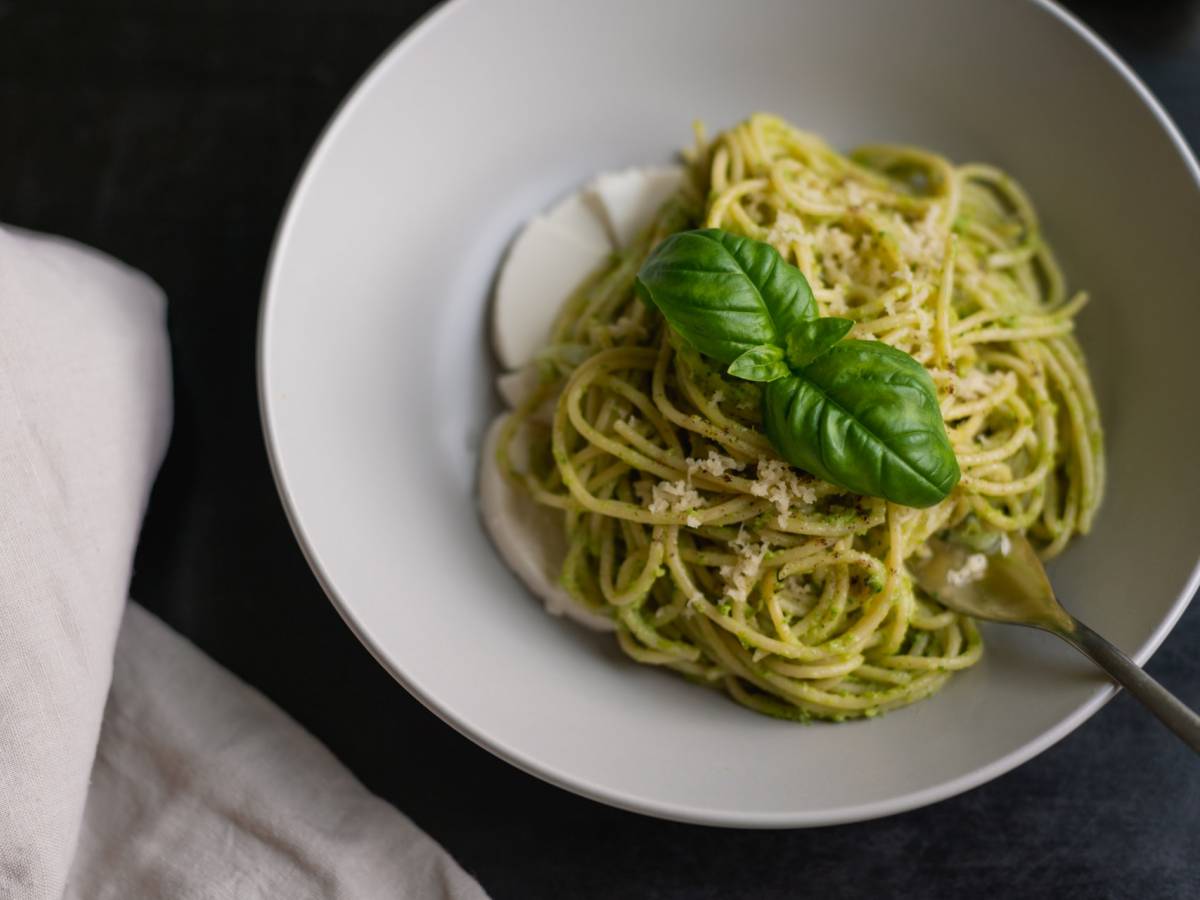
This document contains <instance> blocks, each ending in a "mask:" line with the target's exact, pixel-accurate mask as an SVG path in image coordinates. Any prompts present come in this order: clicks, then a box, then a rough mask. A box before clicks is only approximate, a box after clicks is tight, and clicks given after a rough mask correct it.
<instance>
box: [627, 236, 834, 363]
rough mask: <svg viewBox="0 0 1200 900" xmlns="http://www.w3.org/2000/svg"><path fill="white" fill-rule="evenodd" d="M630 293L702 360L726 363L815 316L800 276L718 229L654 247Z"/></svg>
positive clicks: (772, 254) (775, 256)
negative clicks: (635, 293) (652, 309)
mask: <svg viewBox="0 0 1200 900" xmlns="http://www.w3.org/2000/svg"><path fill="white" fill-rule="evenodd" d="M635 284H636V287H637V290H638V293H639V294H641V295H642V297H643V298H645V299H646V300H648V301H649V302H650V303H651V304H653V305H654V306H656V307H658V309H659V310H660V311H661V312H662V314H663V315H664V316H665V317H666V319H667V321H668V322H669V323H670V325H671V327H672V328H674V329H675V330H676V331H677V332H679V334H680V335H682V336H683V338H684V339H685V340H686V341H687V342H688V343H689V344H691V345H692V346H693V347H695V348H696V349H697V350H699V351H700V352H701V353H703V354H705V355H706V356H711V357H712V358H713V359H715V360H717V361H718V362H721V363H724V364H726V365H728V364H729V363H732V362H733V361H734V360H735V359H737V358H738V357H739V356H741V355H742V354H743V353H745V352H746V351H747V350H750V349H753V348H755V347H760V346H762V345H764V344H767V345H772V344H773V345H776V346H779V347H782V346H783V345H784V340H785V339H786V337H787V335H788V333H789V332H791V331H792V330H793V329H794V328H795V327H796V325H798V324H799V323H800V322H802V321H804V320H805V319H811V318H814V317H815V316H816V315H817V308H816V304H815V303H814V302H813V296H812V291H811V290H810V289H809V286H808V281H807V280H805V278H804V275H803V273H802V272H801V271H800V270H799V269H797V268H796V267H795V266H793V265H790V264H789V263H787V262H786V261H784V259H783V258H782V257H781V256H780V255H779V253H778V251H776V250H775V248H774V247H772V246H771V245H770V244H766V243H763V242H762V241H756V240H753V239H751V238H744V237H739V236H738V235H735V234H730V233H729V232H727V231H722V230H721V229H719V228H706V229H701V230H698V231H681V232H679V233H678V234H673V235H671V236H670V237H668V238H667V239H666V240H664V241H663V242H662V243H660V244H659V245H658V246H657V247H655V248H654V251H653V252H652V253H651V254H650V256H649V257H647V259H646V262H645V263H644V264H643V265H642V268H641V271H639V272H638V277H637V281H636V282H635Z"/></svg>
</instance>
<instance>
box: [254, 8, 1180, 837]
mask: <svg viewBox="0 0 1200 900" xmlns="http://www.w3.org/2000/svg"><path fill="white" fill-rule="evenodd" d="M757 110H769V111H773V112H777V113H779V114H781V115H783V116H785V117H786V118H788V119H790V120H791V121H793V122H795V123H797V124H799V125H800V126H801V127H804V128H807V129H809V130H813V131H816V132H819V133H821V134H823V135H825V136H826V137H827V138H828V139H829V140H830V141H831V142H832V143H834V144H835V145H838V146H842V147H849V146H853V145H854V144H856V143H859V142H866V141H902V142H912V143H916V144H920V145H923V146H926V147H929V148H933V149H936V150H939V151H941V152H942V153H944V154H946V155H948V156H949V157H951V158H953V159H956V160H959V161H966V160H971V159H979V160H984V161H989V162H993V163H996V164H998V165H1000V166H1002V167H1004V168H1005V169H1007V170H1008V171H1009V172H1011V173H1013V174H1014V175H1015V176H1016V177H1017V178H1018V179H1019V180H1021V181H1022V182H1023V183H1024V184H1025V186H1026V187H1027V188H1028V189H1029V191H1030V192H1031V193H1032V195H1033V197H1034V199H1035V202H1036V203H1037V204H1038V207H1039V209H1040V211H1041V214H1042V217H1043V223H1044V230H1045V232H1046V234H1047V235H1048V236H1049V238H1050V240H1051V241H1052V242H1053V243H1054V245H1055V247H1056V248H1057V250H1058V251H1059V254H1060V257H1061V259H1062V262H1063V264H1064V266H1065V268H1066V271H1067V274H1068V278H1069V281H1070V283H1071V285H1073V286H1086V287H1087V288H1089V289H1090V290H1091V292H1092V294H1093V303H1092V305H1091V306H1090V307H1089V308H1088V309H1087V311H1086V312H1085V313H1084V315H1083V319H1082V325H1081V327H1082V338H1083V341H1084V346H1085V349H1086V351H1087V354H1088V356H1089V360H1090V363H1091V367H1092V370H1093V372H1094V374H1095V378H1096V382H1097V388H1098V391H1099V394H1100V397H1101V401H1102V406H1103V413H1104V418H1105V424H1106V427H1107V433H1108V449H1109V458H1110V489H1109V494H1108V498H1107V501H1106V503H1105V506H1104V509H1103V511H1102V514H1101V516H1100V518H1099V522H1098V525H1097V527H1096V529H1095V532H1094V533H1093V534H1092V535H1091V536H1090V537H1089V538H1087V539H1086V540H1084V541H1081V542H1079V543H1078V544H1077V545H1075V546H1074V547H1073V548H1072V549H1071V550H1070V551H1069V552H1068V553H1067V555H1066V556H1065V557H1064V558H1063V559H1062V560H1061V561H1060V562H1059V563H1057V564H1056V565H1055V567H1054V570H1053V576H1054V579H1055V581H1056V584H1057V585H1058V586H1059V588H1060V593H1061V595H1062V597H1063V598H1064V599H1065V600H1066V602H1067V603H1068V605H1069V606H1070V607H1071V608H1072V609H1073V610H1074V611H1076V612H1077V613H1078V614H1079V615H1080V616H1081V617H1082V618H1084V619H1085V620H1086V621H1088V622H1089V623H1090V624H1092V625H1093V627H1095V628H1096V629H1097V630H1099V631H1101V632H1102V633H1104V634H1107V635H1108V636H1110V637H1111V638H1112V639H1113V640H1115V641H1116V642H1117V643H1118V644H1120V645H1121V646H1122V647H1124V648H1125V649H1126V650H1128V651H1130V652H1134V653H1137V654H1138V655H1139V657H1141V658H1145V657H1146V656H1147V655H1148V654H1149V653H1150V652H1151V651H1152V649H1153V647H1154V646H1157V643H1158V642H1159V641H1160V640H1161V639H1162V637H1163V636H1164V635H1165V633H1166V631H1167V630H1168V629H1169V628H1170V626H1171V624H1173V622H1174V621H1175V619H1176V618H1177V617H1178V615H1179V613H1180V612H1181V611H1182V608H1183V605H1184V602H1185V600H1186V595H1187V594H1188V593H1189V592H1190V588H1191V587H1192V586H1193V582H1194V578H1195V573H1196V561H1197V548H1200V516H1198V515H1196V512H1195V501H1196V499H1197V498H1198V497H1200V466H1197V464H1196V460H1197V449H1198V446H1200V440H1198V437H1200V416H1198V414H1197V403H1196V401H1195V398H1194V396H1193V395H1192V391H1193V390H1194V389H1195V387H1196V377H1195V355H1194V351H1193V350H1192V346H1193V343H1194V337H1193V335H1195V334H1196V333H1197V332H1200V313H1198V312H1197V310H1198V308H1200V305H1198V304H1197V302H1196V291H1197V285H1200V253H1197V252H1196V239H1197V236H1198V235H1200V192H1198V190H1197V180H1196V172H1195V169H1194V164H1192V163H1191V162H1190V161H1189V159H1188V157H1187V154H1186V151H1184V150H1183V149H1182V145H1181V143H1180V142H1179V140H1178V138H1177V136H1175V135H1174V133H1173V131H1172V130H1171V129H1170V127H1169V126H1168V125H1167V124H1166V123H1165V120H1163V119H1162V118H1161V116H1160V114H1159V113H1158V112H1157V111H1156V108H1155V107H1154V106H1153V105H1152V101H1149V99H1148V98H1147V97H1146V96H1145V95H1144V94H1142V93H1141V92H1140V89H1139V88H1137V87H1136V86H1135V85H1134V84H1133V83H1132V82H1131V81H1130V80H1129V78H1128V77H1127V75H1126V74H1124V73H1123V72H1122V71H1121V69H1120V68H1119V64H1116V63H1115V62H1114V61H1113V60H1112V59H1111V58H1109V57H1108V56H1106V53H1105V52H1104V51H1103V50H1101V49H1099V48H1098V47H1097V46H1096V45H1094V44H1093V43H1091V42H1090V39H1089V38H1087V37H1085V36H1083V35H1082V34H1081V33H1080V32H1079V31H1078V30H1076V28H1075V27H1074V26H1073V25H1072V24H1070V23H1069V22H1068V21H1067V20H1066V19H1064V18H1063V17H1062V16H1061V15H1060V14H1058V13H1057V12H1055V11H1052V10H1050V9H1049V8H1047V7H1045V6H1043V5H1041V4H1038V3H1032V2H1030V3H1018V2H1009V3H999V2H962V0H908V2H895V0H859V2H856V3H842V2H837V0H806V2H798V0H763V2H757V3H754V4H734V3H728V2H720V0H711V2H698V0H665V2H656V3H653V4H649V3H641V2H637V0H615V2H607V3H592V2H585V0H578V2H565V0H487V2H482V0H474V2H472V0H456V2H453V3H451V4H450V5H449V6H448V7H445V8H443V9H441V10H440V11H438V12H437V13H436V14H435V15H434V16H433V17H431V18H430V19H429V20H427V21H426V22H424V23H423V24H422V25H421V26H420V27H419V28H418V29H416V30H415V31H414V32H413V33H412V34H411V35H409V36H408V37H407V38H406V39H405V40H404V41H402V42H401V43H400V44H398V45H397V46H396V47H394V48H393V49H392V51H391V52H390V53H389V54H388V55H387V56H386V57H385V58H384V60H383V61H382V62H381V63H380V64H379V65H378V66H377V67H376V68H375V69H374V71H373V72H372V73H371V75H370V76H369V77H368V78H367V79H366V80H365V82H364V83H363V84H362V85H361V86H360V88H359V89H358V90H357V92H356V93H355V94H354V96H353V97H352V99H351V100H350V101H349V102H348V103H347V105H346V106H345V107H344V108H343V109H342V111H341V112H340V114H339V115H338V117H337V119H336V120H335V123H334V124H333V126H332V127H331V128H330V130H329V131H328V132H327V134H326V135H325V137H324V138H323V140H322V142H321V144H320V146H319V148H318V150H317V151H316V153H315V154H314V156H313V158H312V160H311V161H310V163H309V165H308V168H307V170H306V172H305V174H304V176H303V178H302V179H301V182H300V184H299V186H298V188H297V191H296V193H295V196H294V197H293V200H292V203H291V206H290V208H289V210H288V213H287V216H286V219H285V223H284V225H283V227H282V229H281V231H280V235H279V238H278V242H277V246H276V250H275V254H274V257H273V261H272V266H271V270H270V279H269V284H268V288H267V291H266V297H265V308H264V313H263V322H262V334H261V360H260V362H261V392H262V402H263V409H264V418H265V422H266V429H267V434H268V442H269V444H270V446H271V449H272V454H273V461H274V465H275V469H276V474H277V478H278V481H279V484H280V487H281V490H282V492H283V495H284V498H285V501H286V503H287V505H288V507H289V512H290V515H291V516H292V520H293V523H294V525H295V527H296V530H297V534H298V535H299V536H300V539H301V541H302V543H303V544H304V546H305V548H306V552H307V553H308V556H309V559H310V561H311V562H312V564H313V567H314V569H315V570H316V571H317V573H318V575H319V577H320V578H321V580H322V581H323V583H324V584H325V586H326V588H327V590H328V591H329V593H330V595H331V597H333V598H334V601H335V602H336V603H337V604H338V606H339V608H340V609H341V611H342V612H343V614H344V615H345V617H346V618H347V620H348V621H349V622H350V623H351V625H352V627H354V629H355V630H356V631H357V633H358V634H359V635H360V637H361V638H362V639H363V641H364V642H365V643H366V644H367V645H368V646H369V647H370V648H371V650H372V652H374V653H375V655H376V656H377V657H378V658H379V660H380V661H381V662H382V663H383V664H384V665H386V666H387V667H388V668H389V669H390V670H391V671H392V672H393V673H394V674H395V675H396V676H397V677H398V678H399V679H401V680H402V681H403V682H404V684H405V685H406V686H407V687H408V688H409V689H410V690H411V691H413V692H414V693H415V694H416V695H417V696H418V697H420V698H421V699H422V700H423V701H424V702H425V703H427V704H429V705H430V706H431V707H433V708H434V709H435V710H436V711H437V712H438V713H439V714H440V715H442V716H443V717H444V718H446V719H447V720H448V721H450V722H451V723H452V724H454V725H455V726H456V727H458V728H460V729H461V730H462V731H464V732H465V733H467V734H468V735H470V736H471V737H472V738H474V739H475V740H478V741H479V742H481V743H483V744H484V745H485V746H487V747H489V748H490V749H492V750H494V751H496V752H498V753H499V754H501V755H502V756H504V757H505V758H507V759H509V760H510V761H512V762H514V763H516V764H517V765H520V766H522V767H524V768H526V769H528V770H530V771H533V772H535V773H537V774H539V775H541V776H543V777H546V778H548V779H550V780H552V781H555V782H557V783H560V784H562V785H564V786H566V787H569V788H571V789H573V790H576V791H579V792H581V793H585V794H588V795H590V796H594V797H597V798H599V799H602V800H605V801H608V802H611V803H615V804H618V805H622V806H626V807H629V808H634V809H639V810H642V811H645V812H650V813H653V814H658V815H664V816H669V817H674V818H680V819H687V820H693V821H704V822H713V823H722V824H731V825H756V826H767V825H803V824H818V823H829V822H836V821H846V820H851V819H856V818H866V817H870V816H876V815H883V814H886V813H889V812H895V811H898V810H901V809H904V808H907V807H911V806H914V805H918V804H920V803H923V802H930V801H932V800H935V799H938V798H940V797H944V796H948V795H949V794H952V793H955V792H957V791H959V790H963V789H966V788H967V787H970V786H972V785H974V784H978V783H980V782H981V781H983V780H986V779H987V778H989V777H993V776H995V775H997V774H999V773H1000V772H1003V771H1005V770H1006V769H1008V768H1010V767H1011V766H1013V765H1016V764H1017V763H1019V762H1021V761H1022V760H1024V759H1026V758H1028V757H1029V756H1031V755H1032V754H1033V753H1035V752H1037V750H1039V749H1042V748H1044V747H1045V746H1048V745H1049V744H1050V743H1052V742H1053V741H1054V740H1056V739H1058V738H1059V737H1061V736H1063V735H1064V734H1066V733H1067V732H1068V731H1069V730H1070V728H1072V727H1074V725H1076V724H1078V723H1079V722H1081V721H1082V720H1083V719H1084V718H1086V716H1087V715H1088V714H1090V712H1092V711H1094V710H1095V709H1096V708H1097V707H1098V706H1099V704H1100V703H1101V702H1102V701H1103V700H1104V698H1105V697H1106V696H1107V695H1108V693H1109V691H1108V689H1107V688H1106V687H1105V682H1104V681H1103V680H1102V679H1101V678H1099V677H1098V676H1097V675H1096V674H1095V673H1094V672H1093V671H1091V670H1090V669H1089V667H1088V666H1087V665H1086V664H1084V663H1082V662H1080V661H1079V660H1077V659H1076V658H1074V657H1073V656H1072V655H1071V651H1070V650H1069V649H1067V648H1065V647H1060V646H1058V645H1057V644H1056V643H1055V642H1054V640H1053V639H1052V638H1049V637H1046V636H1043V635H1039V634H1034V633H1027V632H1023V631H1020V630H1015V629H1012V630H1004V629H1000V628H987V629H986V640H987V652H986V657H985V660H984V661H983V662H982V663H981V664H980V665H979V666H977V667H976V668H974V669H972V670H970V671H969V672H967V673H965V674H964V675H962V676H959V677H957V678H956V679H954V680H953V681H952V683H951V684H950V686H949V687H948V688H947V689H946V690H945V691H944V692H943V693H942V694H940V695H938V696H936V697H935V698H933V699H931V700H928V701H925V702H922V703H920V704H917V705H916V706H914V707H912V708H909V709H907V710H903V711H900V712H896V713H893V714H890V715H888V716H885V717H883V718H881V719H878V720H874V721H870V722H865V723H858V724H848V725H841V726H811V727H802V726H798V725H794V724H789V723H784V722H777V721H773V720H770V719H767V718H764V717H761V716H758V715H755V714H753V713H750V712H747V711H746V710H743V709H741V708H740V707H738V706H736V705H735V704H733V703H731V702H729V701H728V700H727V699H725V698H724V697H723V696H721V695H718V694H716V693H712V692H707V691H704V690H702V689H700V688H697V687H694V686H692V685H690V684H688V683H686V682H684V681H683V680H681V679H678V678H676V677H673V676H671V675H669V674H665V673H662V672H658V671H654V670H651V669H649V668H645V667H642V666H637V665H634V664H632V663H631V662H629V661H627V660H626V659H625V658H624V657H622V656H621V654H620V653H619V651H617V650H616V648H615V646H614V645H612V644H611V643H610V640H609V639H605V638H597V637H595V636H593V635H590V634H585V633H583V632H581V631H580V630H579V629H578V628H576V627H574V626H572V625H570V624H569V623H567V622H565V621H563V620H559V619H553V618H550V617H548V616H546V615H545V614H544V613H543V612H542V611H541V609H540V608H539V606H538V605H537V603H536V602H534V601H533V600H532V599H531V598H530V597H529V596H528V595H527V594H526V593H525V592H524V591H523V590H522V589H521V587H520V586H519V585H518V584H517V583H516V581H515V580H514V579H513V577H512V576H511V575H510V574H509V572H508V571H507V570H506V569H505V568H504V566H503V565H502V564H501V563H500V561H499V560H498V558H497V557H496V555H495V553H494V552H493V550H492V547H491V546H490V544H489V542H488V541H487V539H486V537H485V536H484V534H483V532H482V531H481V529H480V527H479V524H478V519H477V513H476V507H475V503H474V496H473V494H474V483H475V468H476V464H477V457H478V448H479V443H480V438H481V435H482V431H483V428H484V425H485V424H486V422H487V420H488V418H489V416H490V414H491V412H492V411H493V409H494V407H495V400H494V398H493V395H492V391H491V386H490V378H491V374H492V371H493V361H492V357H491V353H490V351H489V350H488V348H487V344H486V340H485V323H484V317H485V310H486V306H487V301H488V295H489V290H490V286H491V282H492V279H493V277H494V274H495V272H496V268H497V264H498V262H499V260H500V259H501V256H502V253H503V250H504V248H505V246H506V243H507V242H508V241H509V240H510V239H511V238H512V236H513V234H514V233H515V231H516V230H517V228H518V227H519V226H520V224H521V223H522V222H523V221H524V220H525V219H527V218H528V217H529V216H530V215H531V214H532V213H534V212H535V211H537V210H539V209H540V208H542V207H544V206H546V205H547V204H549V203H550V202H551V201H552V200H554V199H555V198H556V197H559V196H560V195H562V194H563V193H565V192H566V191H568V190H570V189H572V188H573V187H574V186H576V185H578V184H579V183H580V182H581V181H583V180H584V179H586V178H588V177H589V176H590V175H591V174H593V173H594V172H595V171H597V170H600V169H612V168H615V167H620V166H624V165H629V164H641V163H646V162H660V161H665V160H667V159H668V158H669V157H670V156H671V155H672V154H673V152H674V151H675V150H676V149H677V148H678V147H680V146H682V145H684V144H686V143H687V142H688V141H689V137H690V127H691V122H692V120H693V119H696V118H699V119H702V120H704V121H705V122H707V123H708V125H709V126H710V128H712V129H717V128H722V127H725V126H727V125H729V124H732V123H734V122H736V121H738V120H739V119H741V118H743V117H745V116H746V115H747V114H749V113H751V112H754V111H757ZM381 713H382V714H386V711H381Z"/></svg>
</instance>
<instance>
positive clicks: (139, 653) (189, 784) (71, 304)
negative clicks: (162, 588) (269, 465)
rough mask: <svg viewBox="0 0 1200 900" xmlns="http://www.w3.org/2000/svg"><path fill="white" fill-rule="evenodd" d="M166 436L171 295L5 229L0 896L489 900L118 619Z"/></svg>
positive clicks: (276, 722) (246, 699)
mask: <svg viewBox="0 0 1200 900" xmlns="http://www.w3.org/2000/svg"><path fill="white" fill-rule="evenodd" d="M170 419H171V407H170V360H169V351H168V345H167V336H166V329H165V325H164V301H163V296H162V293H161V291H160V290H159V289H158V287H157V286H156V285H154V283H153V282H151V281H150V280H149V279H148V278H146V277H145V276H144V275H141V274H140V273H138V272H135V271H133V270H131V269H129V268H127V267H125V266H123V265H121V264H120V263H118V262H116V261H114V260H112V259H109V258H107V257H105V256H103V255H101V254H99V253H96V252H94V251H92V250H89V249H87V248H84V247H81V246H79V245H76V244H73V243H71V242H68V241H65V240H61V239H58V238H50V237H45V236H40V235H34V234H30V233H28V232H23V231H19V230H17V229H12V228H3V227H0V898H10V897H11V898H22V900H24V898H59V897H63V896H66V897H69V898H89V900H91V898H121V900H137V898H149V897H155V898H157V897H164V898H165V897H170V898H196V900H201V898H203V900H207V898H238V900H242V898H260V897H261V898H268V897H269V898H288V900H293V898H309V897H312V898H318V897H320V898H324V897H337V898H341V897H355V898H358V897H372V898H373V897H420V898H439V897H445V898H453V900H460V898H461V900H466V898H481V897H484V896H485V895H484V893H483V891H482V890H481V889H480V887H479V885H478V884H477V883H476V882H475V881H474V879H472V878H471V877H470V876H469V875H467V874H466V873H465V872H464V871H463V870H462V869H461V868H459V866H458V865H457V864H456V863H455V862H454V861H453V860H452V859H451V858H450V857H449V856H448V855H447V854H446V853H445V851H444V850H442V849H441V848H440V847H439V846H438V845H437V844H436V843H434V842H433V841H432V840H431V839H430V838H429V837H428V836H427V835H426V834H424V833H423V832H422V831H421V830H420V829H418V828H417V827H416V826H415V825H414V824H413V823H412V822H410V821H409V820H408V819H406V818H405V817H404V816H402V815H401V814H400V813H398V812H397V811H396V810H395V809H393V808H391V807H390V806H388V805H387V804H386V803H384V802H383V801H381V800H379V799H378V798H376V797H374V796H372V795H371V794H370V793H369V792H368V791H367V790H366V789H365V788H364V787H363V786H362V785H361V784H359V783H358V782H357V781H356V780H355V779H354V778H353V776H351V775H350V774H349V773H348V772H347V771H346V770H345V769H343V768H342V767H341V766H340V765H339V764H338V762H337V760H336V759H334V757H333V756H332V755H331V754H330V753H329V752H328V751H327V750H326V749H325V748H324V747H322V746H321V745H320V744H319V743H317V742H316V741H315V740H314V739H313V738H312V737H310V736H309V735H307V734H306V733H305V732H304V731H303V730H302V729H301V728H300V727H299V726H298V725H296V724H295V723H294V722H293V721H291V720H290V719H289V718H288V717H287V716H286V715H284V714H283V713H282V712H281V711H280V710H278V709H277V708H275V707H274V706H273V705H272V704H271V703H270V702H269V701H268V700H267V699H266V698H264V697H263V696H262V695H260V694H258V693H257V692H256V691H254V690H253V689H251V688H249V687H248V686H246V685H245V684H243V683H242V682H240V681H238V680H237V679H236V678H234V677H233V676H232V675H230V674H229V673H228V672H226V671H224V670H223V669H221V668H220V667H219V666H217V665H216V664H215V663H213V662H212V661H211V660H209V659H208V658H207V657H205V656H204V655H203V654H202V653H200V652H199V651H198V650H197V649H196V648H195V647H193V646H191V645H190V644H189V643H188V642H187V641H185V640H183V639H182V638H181V637H179V636H178V635H176V634H175V633H173V632H172V631H171V630H170V629H169V628H168V627H167V626H166V625H164V624H163V623H162V622H160V621H159V620H158V619H156V618H154V616H152V615H151V614H150V613H148V612H146V611H145V610H144V609H142V608H140V607H138V606H136V605H134V604H129V605H128V606H127V605H126V603H125V596H126V592H127V590H128V586H129V576H130V570H131V566H132V560H133V551H134V548H135V545H136V541H137V534H138V530H139V527H140V524H141V517H142V514H143V512H144V509H145V505H146V500H147V498H148V496H149V492H150V485H151V482H152V481H153V478H154V474H155V472H156V471H157V469H158V466H159V463H160V462H161V459H162V455H163V452H164V449H165V446H166V441H167V436H168V433H169V430H170ZM114 653H115V663H114ZM110 684H111V690H110Z"/></svg>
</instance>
